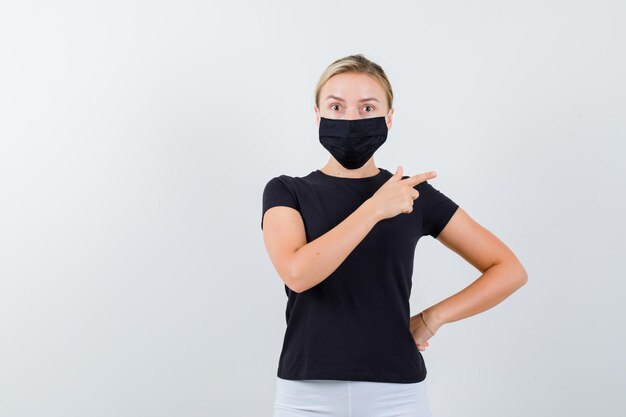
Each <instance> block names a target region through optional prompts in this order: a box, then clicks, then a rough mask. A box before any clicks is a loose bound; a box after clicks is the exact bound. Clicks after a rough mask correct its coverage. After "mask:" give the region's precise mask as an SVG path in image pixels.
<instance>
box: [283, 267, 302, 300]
mask: <svg viewBox="0 0 626 417" xmlns="http://www.w3.org/2000/svg"><path fill="white" fill-rule="evenodd" d="M283 281H284V282H285V285H287V287H288V288H289V289H290V290H291V291H293V292H295V293H298V294H299V293H301V292H303V291H305V290H306V289H307V288H304V286H303V285H302V283H303V282H304V280H303V279H302V274H300V273H299V272H298V270H297V269H296V268H295V267H293V266H292V267H291V268H289V270H288V272H286V273H285V275H284V278H283Z"/></svg>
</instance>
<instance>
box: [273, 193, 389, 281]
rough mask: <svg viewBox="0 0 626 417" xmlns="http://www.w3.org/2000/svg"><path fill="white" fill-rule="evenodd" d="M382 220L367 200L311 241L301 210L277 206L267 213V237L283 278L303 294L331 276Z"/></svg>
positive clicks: (277, 268) (274, 260) (274, 261)
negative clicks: (306, 232) (308, 239)
mask: <svg viewBox="0 0 626 417" xmlns="http://www.w3.org/2000/svg"><path fill="white" fill-rule="evenodd" d="M379 220H380V218H379V216H378V213H377V211H376V210H375V208H374V206H373V205H372V203H371V200H366V201H365V202H364V203H363V204H361V206H359V208H357V209H356V210H355V211H354V212H352V214H350V215H349V216H348V217H346V218H345V219H344V220H343V221H342V222H341V223H339V224H338V225H337V226H335V227H334V228H333V229H331V230H329V231H328V232H326V233H325V234H323V235H322V236H320V237H318V238H317V239H315V240H313V241H311V242H309V243H307V242H306V235H305V230H304V223H303V221H302V217H301V216H300V213H299V212H298V211H297V210H295V209H293V208H291V207H285V206H276V207H272V208H270V209H268V210H267V211H266V212H265V215H264V220H263V224H264V227H263V240H264V241H265V247H266V248H267V252H268V254H269V256H270V259H271V261H272V264H273V265H274V268H276V271H277V272H278V274H279V275H280V278H281V279H282V280H283V281H284V282H285V284H286V285H287V287H289V288H290V289H291V290H292V291H295V292H298V293H299V292H302V291H305V290H308V289H309V288H311V287H314V286H315V285H317V284H319V283H320V282H322V281H323V280H325V279H326V278H328V276H330V274H332V273H333V271H335V269H337V267H339V265H341V263H342V262H343V261H344V260H345V259H346V258H347V257H348V255H349V254H350V253H351V252H352V251H353V250H354V248H356V246H357V245H358V244H359V243H360V242H361V241H362V240H363V239H364V238H365V236H367V234H368V233H369V232H370V230H372V228H373V227H374V225H376V223H377V222H378V221H379Z"/></svg>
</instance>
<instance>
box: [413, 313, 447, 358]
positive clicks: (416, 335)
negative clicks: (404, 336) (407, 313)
mask: <svg viewBox="0 0 626 417" xmlns="http://www.w3.org/2000/svg"><path fill="white" fill-rule="evenodd" d="M423 313H424V320H426V323H428V327H429V328H430V329H431V330H432V331H433V332H435V334H436V333H437V330H439V328H440V327H441V325H440V324H438V323H437V321H436V320H435V319H434V318H433V316H432V314H430V311H428V310H424V311H423ZM424 320H422V318H421V317H420V315H419V313H418V314H416V315H414V316H411V318H410V319H409V325H410V330H411V335H413V339H414V340H415V345H416V346H417V348H418V349H419V350H420V351H421V352H423V351H425V350H426V347H428V346H429V343H428V339H430V338H431V337H433V335H432V334H431V333H430V331H429V330H428V328H426V326H425V325H424Z"/></svg>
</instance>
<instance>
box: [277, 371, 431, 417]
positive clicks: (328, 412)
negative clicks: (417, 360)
mask: <svg viewBox="0 0 626 417" xmlns="http://www.w3.org/2000/svg"><path fill="white" fill-rule="evenodd" d="M307 416H311V417H313V416H314V417H389V416H394V417H432V414H431V410H430V404H429V402H428V391H427V388H426V381H422V382H415V383H412V384H398V383H391V382H369V381H332V380H324V379H310V380H303V381H291V380H288V379H281V378H279V377H277V378H276V397H275V400H274V414H273V417H307Z"/></svg>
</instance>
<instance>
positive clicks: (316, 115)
mask: <svg viewBox="0 0 626 417" xmlns="http://www.w3.org/2000/svg"><path fill="white" fill-rule="evenodd" d="M313 110H314V111H315V122H316V123H317V127H318V128H319V127H320V117H321V115H320V109H318V108H317V106H316V105H313Z"/></svg>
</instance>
